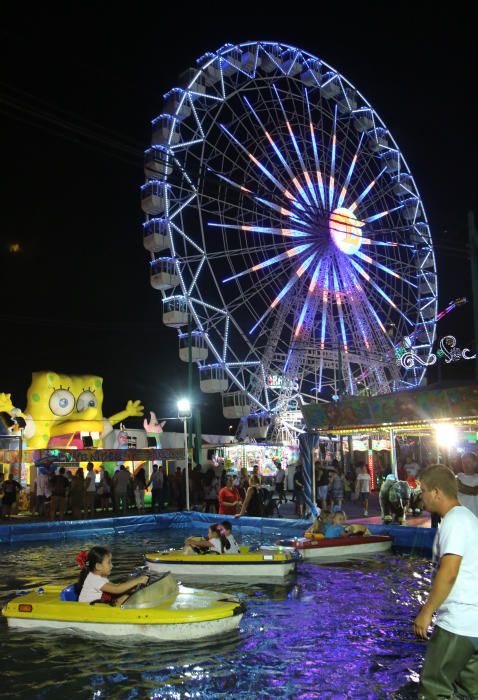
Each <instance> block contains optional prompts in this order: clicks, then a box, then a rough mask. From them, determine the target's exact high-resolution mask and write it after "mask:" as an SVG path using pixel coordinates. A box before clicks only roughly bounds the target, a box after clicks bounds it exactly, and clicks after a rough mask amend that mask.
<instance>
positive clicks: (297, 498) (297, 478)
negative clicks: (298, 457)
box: [293, 464, 305, 518]
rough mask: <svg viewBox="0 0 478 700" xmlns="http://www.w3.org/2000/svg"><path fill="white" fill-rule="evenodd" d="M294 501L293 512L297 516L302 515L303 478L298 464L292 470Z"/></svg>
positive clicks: (303, 498) (303, 503)
mask: <svg viewBox="0 0 478 700" xmlns="http://www.w3.org/2000/svg"><path fill="white" fill-rule="evenodd" d="M293 491H294V502H295V514H296V515H298V516H299V518H303V517H304V506H305V496H304V479H303V476H302V465H301V464H298V465H297V466H296V468H295V472H294V486H293Z"/></svg>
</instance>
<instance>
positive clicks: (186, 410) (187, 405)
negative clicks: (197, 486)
mask: <svg viewBox="0 0 478 700" xmlns="http://www.w3.org/2000/svg"><path fill="white" fill-rule="evenodd" d="M177 407H178V418H180V419H181V420H182V421H183V429H184V462H185V464H186V510H189V469H188V461H189V455H188V418H191V402H190V401H189V399H179V401H178V403H177Z"/></svg>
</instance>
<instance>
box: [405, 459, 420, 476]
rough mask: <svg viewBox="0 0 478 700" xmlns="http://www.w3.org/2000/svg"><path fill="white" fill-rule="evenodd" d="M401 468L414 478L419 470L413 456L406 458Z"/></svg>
mask: <svg viewBox="0 0 478 700" xmlns="http://www.w3.org/2000/svg"><path fill="white" fill-rule="evenodd" d="M403 469H404V471H405V473H406V475H407V476H414V477H415V478H416V477H417V476H418V473H419V471H420V465H419V464H418V462H417V461H415V460H414V459H413V457H411V458H410V459H407V461H406V462H405V464H404V465H403ZM406 480H407V478H406V477H405V479H404V481H406Z"/></svg>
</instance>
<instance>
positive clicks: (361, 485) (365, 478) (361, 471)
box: [355, 462, 370, 517]
mask: <svg viewBox="0 0 478 700" xmlns="http://www.w3.org/2000/svg"><path fill="white" fill-rule="evenodd" d="M357 472H358V474H357V478H356V480H355V493H356V494H357V496H358V498H359V499H360V502H361V503H362V505H363V514H364V516H365V517H367V516H368V499H369V496H370V473H369V471H368V468H367V465H366V464H365V462H359V463H358V465H357Z"/></svg>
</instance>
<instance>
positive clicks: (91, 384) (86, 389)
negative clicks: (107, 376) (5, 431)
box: [25, 372, 103, 448]
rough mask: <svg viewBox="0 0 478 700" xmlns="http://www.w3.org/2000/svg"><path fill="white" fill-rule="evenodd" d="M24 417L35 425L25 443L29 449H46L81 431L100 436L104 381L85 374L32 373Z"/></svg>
mask: <svg viewBox="0 0 478 700" xmlns="http://www.w3.org/2000/svg"><path fill="white" fill-rule="evenodd" d="M25 413H27V414H29V415H30V416H31V417H32V419H33V421H34V424H35V434H34V435H33V437H32V438H31V439H30V440H29V441H28V446H29V447H32V448H40V447H47V446H48V444H49V442H50V441H51V440H52V439H53V438H59V436H66V435H70V436H71V435H73V436H74V435H75V434H76V433H80V432H82V431H83V432H99V433H101V432H102V431H103V379H102V378H101V377H96V376H94V375H88V374H85V375H67V374H57V373H56V372H34V373H33V374H32V383H31V385H30V388H29V389H28V394H27V408H26V411H25ZM70 444H73V443H70ZM50 446H51V445H50Z"/></svg>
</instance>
